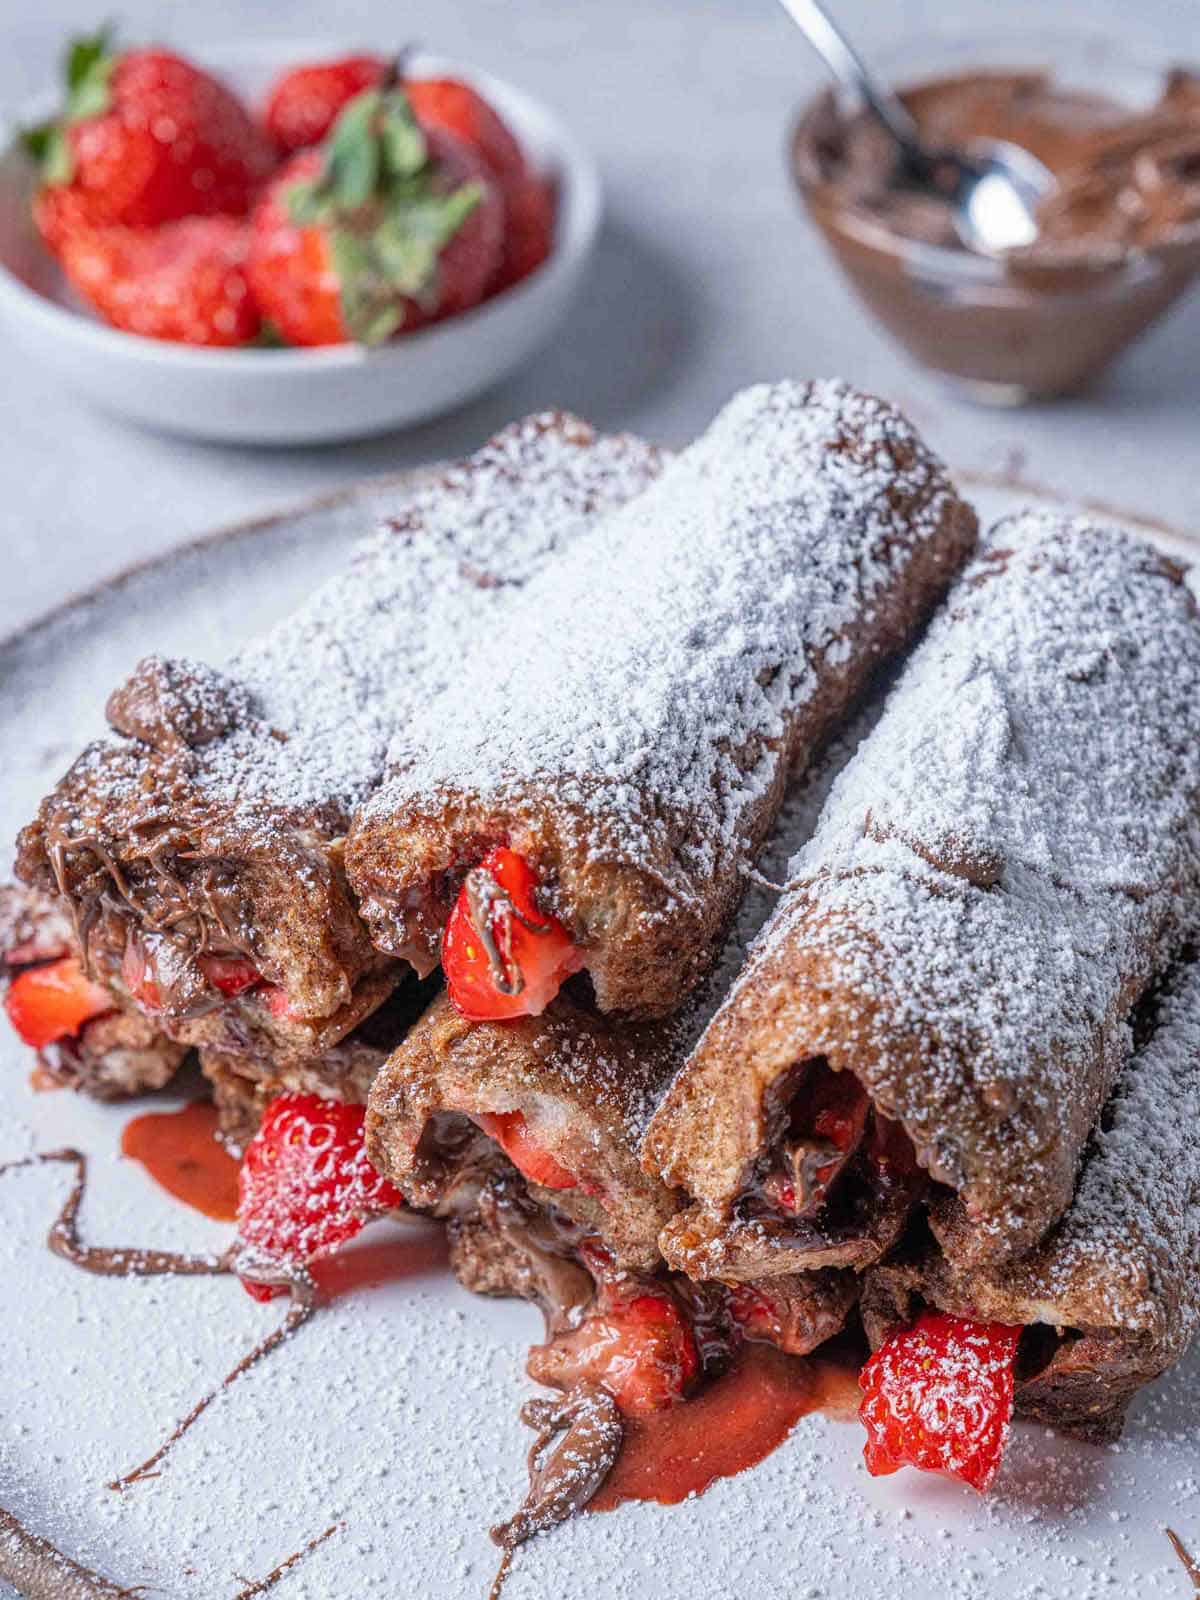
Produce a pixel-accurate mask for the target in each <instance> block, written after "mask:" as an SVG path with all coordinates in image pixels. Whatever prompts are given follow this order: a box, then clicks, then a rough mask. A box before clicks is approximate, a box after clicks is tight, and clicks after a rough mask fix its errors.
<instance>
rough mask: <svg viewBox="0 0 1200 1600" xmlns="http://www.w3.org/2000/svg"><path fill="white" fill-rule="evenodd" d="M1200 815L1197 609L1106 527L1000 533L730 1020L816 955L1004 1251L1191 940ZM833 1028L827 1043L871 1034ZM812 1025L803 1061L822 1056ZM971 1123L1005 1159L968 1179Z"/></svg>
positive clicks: (880, 1075)
mask: <svg viewBox="0 0 1200 1600" xmlns="http://www.w3.org/2000/svg"><path fill="white" fill-rule="evenodd" d="M1198 798H1200V626H1198V624H1197V620H1196V615H1195V607H1194V602H1193V600H1192V598H1191V595H1190V594H1189V592H1188V591H1187V589H1186V588H1184V587H1183V586H1182V585H1181V584H1178V583H1176V582H1174V581H1173V579H1172V574H1171V573H1170V571H1169V570H1168V568H1167V567H1166V566H1165V565H1164V563H1163V560H1162V558H1161V557H1159V556H1157V555H1156V554H1154V553H1153V552H1151V551H1150V550H1149V549H1148V548H1147V547H1145V546H1142V545H1140V544H1138V543H1137V542H1135V541H1133V540H1131V539H1128V538H1126V537H1124V536H1122V535H1120V534H1118V533H1117V532H1116V531H1115V530H1114V529H1111V528H1108V527H1104V526H1100V525H1097V524H1095V523H1092V522H1088V521H1085V520H1082V519H1076V520H1072V519H1069V518H1066V517H1063V516H1059V515H1055V514H1051V513H1044V514H1035V513H1029V514H1026V515H1022V516H1019V517H1017V518H1015V519H1013V520H1011V521H1008V522H1005V523H1003V524H1001V525H1000V526H999V527H998V528H997V529H996V530H994V532H993V535H992V537H991V539H990V541H989V544H988V546H987V547H986V548H985V550H984V551H983V552H982V553H981V555H980V556H979V558H978V560H977V561H976V563H975V564H974V565H973V566H972V567H971V568H970V569H968V571H967V573H966V575H965V576H964V577H963V578H962V579H961V581H960V582H959V584H958V586H957V588H956V589H955V590H954V591H953V593H952V595H951V598H950V601H949V602H948V604H947V606H946V608H945V609H944V610H943V612H942V613H941V614H939V615H938V616H937V617H936V618H935V620H934V622H933V624H932V625H931V628H930V631H929V634H928V637H927V639H926V640H925V642H924V643H923V644H922V645H921V647H920V648H919V649H918V650H917V652H916V653H915V654H914V656H913V658H912V660H911V661H910V662H909V664H908V666H907V668H906V669H905V671H904V673H903V675H902V677H901V679H900V682H899V684H898V685H897V687H896V689H895V690H894V692H893V694H892V696H891V698H890V700H889V702H888V706H887V709H886V714H885V716H884V718H883V720H882V721H881V723H880V725H879V726H878V728H877V729H876V731H875V733H874V734H873V736H872V737H871V739H870V740H869V741H868V742H867V743H866V744H865V745H864V746H863V748H862V750H861V751H860V753H859V756H858V759H857V760H856V761H854V762H853V763H851V764H850V766H849V767H848V768H847V769H846V770H845V772H844V773H843V774H842V776H841V778H840V780H839V781H838V783H837V785H836V786H835V788H834V790H833V793H832V795H831V797H830V801H829V804H828V806H827V808H826V811H825V814H824V817H823V819H822V821H821V825H820V827H819V828H818V831H817V833H816V835H815V837H814V839H813V840H812V842H811V843H810V845H809V846H808V847H807V848H806V849H805V850H804V851H802V852H801V854H800V855H799V856H798V858H797V859H796V861H795V862H793V864H792V869H791V870H792V875H793V877H794V879H796V880H797V883H798V887H797V888H796V889H795V890H794V891H793V892H792V893H791V894H790V895H789V896H788V897H787V899H786V900H785V901H784V902H783V904H782V905H781V907H780V909H779V911H778V913H777V915H776V917H775V918H774V919H773V921H772V923H771V925H770V926H769V928H768V929H767V930H766V932H765V933H764V935H763V937H762V939H761V941H760V942H759V944H758V945H757V947H756V949H755V952H754V954H753V957H752V959H751V961H750V963H749V964H748V967H747V970H746V973H745V975H744V977H743V979H742V981H741V984H740V985H739V986H738V988H737V989H735V992H734V995H733V997H732V998H731V1002H730V1004H731V1005H732V1006H736V1005H737V1004H738V997H739V994H740V993H741V992H742V991H743V990H744V986H745V985H746V984H748V983H750V982H752V981H753V980H754V976H755V974H756V972H758V971H759V969H760V968H761V967H762V964H763V962H764V961H766V960H768V959H771V958H773V956H774V954H775V953H776V952H778V951H780V950H782V949H784V948H785V947H786V945H787V943H788V941H796V943H797V948H803V949H805V950H807V951H810V952H811V951H813V950H820V951H823V952H825V953H826V954H827V955H828V957H829V960H830V962H831V966H832V970H833V971H834V972H835V973H836V974H837V975H838V981H839V982H844V983H845V985H846V986H847V988H848V990H850V991H853V992H856V993H859V994H861V995H863V996H864V997H867V998H869V999H871V1000H873V1001H878V1002H879V1003H880V1004H881V1005H882V1006H883V1008H884V1012H883V1014H884V1017H885V1018H886V1023H885V1025H883V1026H879V1027H875V1026H874V1025H873V1024H872V1023H871V1022H870V1020H869V1019H868V1020H867V1021H866V1022H865V1023H862V1024H861V1025H862V1026H864V1027H866V1028H867V1029H868V1030H869V1034H870V1036H869V1039H868V1040H867V1041H866V1046H865V1048H864V1050H863V1052H862V1053H863V1056H864V1057H867V1058H869V1059H870V1062H871V1068H870V1070H871V1072H872V1074H873V1077H872V1081H871V1084H870V1087H871V1089H872V1091H873V1093H874V1094H875V1095H876V1096H877V1098H878V1099H880V1100H881V1101H882V1103H883V1104H884V1106H885V1107H887V1108H889V1109H894V1111H895V1113H896V1114H898V1115H900V1116H902V1117H903V1118H904V1119H905V1122H906V1125H908V1126H909V1129H910V1131H914V1130H915V1133H914V1136H920V1138H922V1139H923V1141H924V1144H925V1148H926V1152H927V1154H930V1153H931V1155H932V1160H933V1162H934V1164H935V1167H936V1173H937V1176H939V1177H940V1178H942V1179H943V1180H944V1181H946V1182H948V1183H951V1184H953V1185H955V1186H959V1185H963V1184H965V1183H968V1182H972V1183H975V1184H976V1185H984V1184H987V1183H989V1182H990V1183H992V1185H993V1192H992V1194H991V1197H990V1200H989V1208H988V1210H989V1214H988V1215H987V1216H986V1217H982V1218H981V1222H980V1225H981V1226H983V1227H986V1228H988V1229H994V1230H995V1232H996V1234H997V1236H998V1237H1003V1236H1004V1235H1005V1233H1006V1231H1007V1230H1009V1229H1012V1228H1013V1227H1014V1226H1015V1225H1016V1223H1017V1222H1018V1220H1019V1218H1020V1216H1021V1211H1022V1201H1023V1186H1024V1185H1025V1184H1026V1183H1029V1182H1040V1181H1043V1180H1044V1179H1045V1178H1046V1168H1047V1165H1048V1162H1049V1160H1050V1159H1051V1156H1053V1159H1054V1160H1055V1161H1056V1162H1057V1163H1058V1165H1059V1167H1061V1168H1062V1171H1061V1172H1060V1173H1059V1174H1058V1178H1059V1179H1060V1180H1061V1181H1062V1182H1064V1183H1065V1185H1066V1192H1065V1194H1064V1195H1063V1198H1062V1203H1064V1204H1065V1199H1066V1195H1069V1193H1070V1183H1071V1179H1072V1177H1073V1163H1074V1160H1075V1159H1076V1158H1077V1154H1078V1148H1079V1144H1081V1142H1082V1139H1083V1138H1084V1137H1086V1133H1087V1131H1088V1129H1089V1128H1090V1127H1091V1125H1092V1123H1093V1122H1094V1120H1095V1117H1096V1114H1097V1113H1098V1111H1099V1108H1100V1105H1101V1103H1102V1102H1103V1100H1104V1099H1105V1098H1106V1097H1107V1095H1108V1092H1109V1090H1110V1089H1111V1087H1112V1084H1113V1081H1114V1079H1115V1077H1116V1074H1117V1071H1118V1069H1119V1067H1120V1065H1121V1064H1122V1063H1123V1061H1124V1060H1125V1059H1126V1058H1127V1056H1128V1052H1129V1048H1130V1035H1129V1029H1128V1024H1127V1020H1126V1019H1127V1016H1128V1013H1129V1010H1130V1008H1131V1007H1132V1004H1133V1002H1134V1001H1135V1000H1136V999H1137V997H1138V995H1139V994H1140V993H1141V992H1142V990H1143V989H1144V988H1145V987H1146V985H1147V984H1148V983H1149V982H1150V981H1151V979H1152V978H1153V977H1154V976H1155V975H1156V974H1157V973H1161V972H1162V971H1163V969H1164V967H1165V965H1166V964H1167V962H1168V960H1169V958H1170V956H1171V954H1172V953H1173V951H1174V949H1175V948H1176V947H1177V946H1178V944H1179V941H1180V939H1181V937H1182V936H1183V935H1184V934H1185V933H1186V932H1187V931H1188V929H1189V927H1190V925H1191V922H1192V920H1193V918H1194V909H1193V908H1194V896H1195V893H1196V890H1197V884H1198V880H1200V809H1198V806H1197V801H1198ZM844 1011H845V1006H844V1005H842V1006H839V1008H838V1014H837V1017H836V1019H835V1021H834V1024H833V1025H834V1026H835V1027H840V1028H842V1029H844V1028H846V1026H847V1025H848V1024H849V1025H851V1026H859V1025H860V1019H857V1018H854V1017H850V1018H847V1016H846V1015H845V1014H844ZM820 1027H821V1019H820V1018H819V1017H818V1018H816V1019H815V1033H814V1037H813V1038H806V1040H805V1049H806V1050H812V1051H815V1052H820V1051H821V1050H823V1049H829V1050H834V1049H836V1047H837V1044H838V1039H837V1038H836V1037H834V1036H833V1035H832V1034H831V1036H830V1037H829V1038H828V1039H824V1038H822V1036H821V1032H820ZM898 1037H899V1039H900V1045H901V1048H897V1039H898ZM913 1040H916V1041H918V1042H919V1046H920V1051H921V1056H920V1060H921V1066H920V1070H919V1072H917V1071H914V1069H913V1066H912V1057H911V1053H910V1051H908V1052H906V1049H905V1048H904V1046H905V1045H910V1044H911V1041H913ZM968 1103H969V1104H970V1105H971V1106H973V1107H974V1108H975V1109H974V1113H973V1114H974V1115H975V1116H976V1118H977V1123H976V1126H975V1130H974V1133H975V1145H974V1147H973V1145H972V1139H971V1138H970V1137H967V1136H966V1134H965V1133H964V1121H965V1118H966V1115H967V1112H966V1111H965V1109H964V1108H965V1107H966V1106H967V1104H968ZM978 1121H983V1122H985V1123H986V1124H987V1125H988V1126H990V1127H994V1128H995V1129H996V1130H998V1134H997V1137H998V1138H999V1136H1000V1135H1002V1138H1000V1140H999V1142H1000V1143H1001V1144H1002V1146H1003V1149H1002V1150H1000V1151H999V1152H996V1151H991V1149H990V1146H988V1151H987V1153H988V1154H989V1155H990V1157H991V1160H990V1162H989V1165H988V1169H987V1170H985V1171H982V1172H981V1171H980V1170H979V1167H978V1164H977V1165H976V1167H975V1169H974V1170H968V1168H969V1163H970V1162H971V1160H972V1159H975V1160H976V1162H977V1163H978V1159H979V1157H980V1155H981V1151H980V1149H979V1148H978ZM1076 1129H1077V1130H1078V1139H1079V1144H1076V1145H1075V1146H1074V1148H1069V1147H1068V1148H1064V1146H1069V1143H1070V1141H1069V1140H1068V1139H1066V1138H1065V1134H1066V1133H1067V1131H1069V1130H1076ZM1056 1140H1059V1141H1061V1144H1056ZM1048 1152H1049V1153H1050V1154H1048ZM1001 1160H1003V1163H1004V1164H1003V1167H1002V1168H1001V1166H1000V1165H999V1163H1000V1161H1001ZM982 1209H983V1208H982V1207H981V1211H982ZM1045 1220H1052V1218H1049V1219H1045ZM1045 1220H1044V1221H1043V1226H1044V1225H1045Z"/></svg>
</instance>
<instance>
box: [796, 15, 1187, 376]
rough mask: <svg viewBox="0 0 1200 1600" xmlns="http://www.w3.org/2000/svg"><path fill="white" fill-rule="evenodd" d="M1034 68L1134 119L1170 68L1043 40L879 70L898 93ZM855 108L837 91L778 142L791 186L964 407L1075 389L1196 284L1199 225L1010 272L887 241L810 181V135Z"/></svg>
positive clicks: (903, 58)
mask: <svg viewBox="0 0 1200 1600" xmlns="http://www.w3.org/2000/svg"><path fill="white" fill-rule="evenodd" d="M1033 69H1042V70H1049V71H1050V72H1051V73H1052V74H1053V76H1054V78H1055V80H1056V81H1057V82H1060V83H1066V84H1067V85H1069V86H1070V87H1072V88H1083V89H1091V90H1093V91H1100V92H1103V93H1106V94H1108V95H1111V96H1112V97H1114V98H1116V99H1118V100H1120V101H1122V102H1123V103H1126V104H1128V105H1129V107H1130V109H1131V110H1138V109H1142V108H1146V107H1148V106H1149V105H1151V104H1152V103H1153V102H1154V100H1155V99H1156V98H1157V97H1158V95H1159V94H1160V93H1161V92H1162V87H1163V83H1164V80H1165V76H1166V72H1167V69H1168V64H1167V63H1163V64H1162V65H1161V66H1159V67H1153V66H1147V65H1144V64H1141V63H1139V64H1137V65H1134V64H1131V62H1130V61H1129V60H1128V59H1127V54H1126V53H1125V52H1123V51H1122V49H1121V47H1120V46H1118V45H1117V44H1115V43H1114V42H1113V41H1111V40H1098V39H1091V40H1088V39H1080V38H1079V37H1071V38H1067V37H1064V36H1059V37H1056V36H1054V35H1052V34H1034V35H1030V34H1026V35H1024V36H1023V37H1022V38H1020V39H1018V38H1016V37H1010V38H1004V37H997V36H994V35H993V36H986V35H985V36H983V37H982V38H981V37H976V38H963V39H957V40H956V39H938V40H937V41H935V42H931V43H929V44H928V45H926V46H924V47H922V46H916V47H909V48H906V49H905V50H904V51H903V52H902V53H900V54H899V55H898V56H896V57H894V58H893V59H892V60H891V61H888V60H886V59H883V60H881V61H880V63H879V64H878V70H880V71H881V72H882V73H884V74H886V75H887V77H888V79H889V81H891V82H893V83H895V84H897V85H899V87H900V88H901V90H902V91H903V89H904V88H905V87H916V86H917V85H918V84H921V83H927V82H929V81H931V80H936V79H939V78H944V77H951V76H958V75H960V74H961V73H963V72H966V71H971V70H983V71H987V70H992V71H1001V70H1009V71H1029V70H1033ZM855 109H856V108H855V107H854V106H852V105H851V104H850V102H849V100H848V98H847V97H845V96H844V95H843V94H842V93H841V91H840V90H837V89H828V90H825V91H824V92H822V93H821V94H820V95H818V96H817V98H816V99H815V100H814V101H811V102H810V103H809V104H808V105H807V106H806V107H805V108H804V110H803V111H802V112H801V114H800V116H799V118H798V120H797V122H796V125H795V128H794V130H793V134H792V138H791V142H790V165H791V170H792V175H793V178H794V180H795V182H796V185H797V187H798V189H799V191H800V194H801V196H802V198H803V200H804V203H805V206H806V208H807V210H808V213H809V215H810V216H811V217H812V219H813V221H814V222H815V223H816V224H817V226H818V227H819V228H820V230H821V232H822V233H823V234H824V236H825V239H826V242H827V243H828V245H829V246H830V248H831V249H832V251H833V253H834V256H835V258H836V260H837V262H838V264H839V265H840V267H841V269H842V271H843V272H844V273H845V275H846V277H847V278H848V279H849V280H850V282H851V283H852V284H853V285H854V287H855V289H856V290H857V291H858V293H859V295H860V296H861V297H862V299H863V301H864V302H865V303H866V305H867V306H868V307H869V308H870V309H871V311H872V312H874V314H875V316H876V317H877V318H878V319H879V321H880V322H881V323H882V324H883V326H884V327H885V328H886V329H887V330H888V331H889V333H891V334H892V336H893V337H894V338H895V339H896V340H897V341H898V342H899V343H900V344H901V345H902V346H903V347H904V348H905V349H906V350H907V351H908V353H909V354H910V355H912V356H913V357H915V358H916V360H917V361H918V362H920V363H921V365H922V366H925V367H928V368H929V369H930V370H931V371H933V372H936V373H938V374H939V375H940V376H942V377H943V378H945V379H946V380H947V381H948V382H949V383H950V384H951V385H952V386H953V387H954V388H955V389H957V390H958V391H959V392H961V393H963V394H964V395H965V396H967V397H968V398H970V399H972V400H976V401H980V402H983V403H985V404H990V405H1020V404H1023V403H1025V402H1027V401H1031V400H1038V399H1044V398H1048V397H1050V396H1055V395H1064V394H1070V393H1073V392H1075V391H1078V390H1079V389H1081V388H1083V387H1084V386H1086V385H1087V384H1088V383H1089V382H1091V380H1093V379H1094V378H1095V377H1097V376H1098V375H1099V374H1100V373H1101V372H1102V371H1103V370H1104V369H1105V368H1106V367H1107V366H1108V365H1109V364H1110V362H1112V361H1113V360H1114V359H1115V358H1116V357H1117V356H1119V355H1120V354H1121V352H1122V351H1124V350H1125V349H1126V348H1128V346H1129V345H1130V344H1132V343H1133V341H1134V340H1135V339H1137V338H1138V337H1139V335H1141V334H1142V333H1143V332H1144V331H1145V330H1146V329H1147V328H1148V327H1149V326H1150V325H1151V324H1152V323H1154V322H1156V321H1157V320H1158V318H1159V317H1161V316H1162V315H1163V313H1164V312H1165V311H1166V310H1167V309H1168V308H1169V307H1170V306H1171V305H1172V304H1173V303H1174V302H1175V301H1176V300H1177V299H1178V298H1179V296H1180V295H1181V294H1182V293H1183V292H1184V290H1185V289H1186V288H1187V287H1188V286H1189V284H1190V283H1191V282H1192V280H1193V279H1194V278H1195V276H1196V275H1197V272H1200V223H1189V224H1187V225H1185V226H1183V227H1181V228H1179V229H1177V230H1176V231H1175V232H1174V233H1173V234H1172V236H1171V237H1170V238H1169V239H1164V240H1163V241H1161V242H1156V243H1155V244H1153V245H1151V246H1149V247H1145V246H1130V245H1117V244H1113V245H1108V244H1104V245H1101V244H1097V245H1096V246H1095V248H1094V249H1089V250H1087V251H1076V252H1073V253H1072V254H1071V256H1070V258H1069V259H1068V258H1067V257H1066V256H1065V255H1064V254H1063V253H1061V252H1060V253H1059V254H1058V255H1057V256H1056V257H1055V258H1054V259H1053V260H1051V259H1049V258H1047V257H1044V256H1043V255H1040V254H1039V253H1038V252H1037V251H1036V248H1035V250H1034V251H1033V252H1032V253H1030V254H1029V255H1028V256H1026V257H1025V259H1024V261H1023V262H1022V263H1021V264H1020V265H1017V264H1016V263H1012V262H1008V261H1006V260H1004V259H1003V258H989V257H986V256H982V255H977V254H974V253H972V252H970V251H968V250H964V249H956V248H952V247H948V246H945V245H941V244H927V243H923V242H920V241H916V240H913V239H907V238H904V237H902V236H900V235H897V234H896V233H894V232H893V231H892V230H891V229H890V228H889V227H888V226H887V225H886V222H885V221H884V219H882V218H881V217H876V216H873V215H872V214H871V213H870V212H868V211H866V210H856V209H855V208H854V207H853V206H851V205H849V204H847V202H846V199H845V196H844V194H843V193H842V192H841V191H840V190H839V189H838V188H836V187H835V186H834V185H833V184H832V183H831V182H830V181H829V180H828V178H827V177H826V175H825V172H824V171H823V169H822V163H821V154H820V152H821V140H822V135H824V136H825V137H828V134H829V132H830V130H831V129H833V128H836V127H837V126H838V125H839V124H840V123H841V122H842V121H843V120H844V119H845V118H846V117H847V116H848V115H850V114H852V113H853V111H854V110H855Z"/></svg>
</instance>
